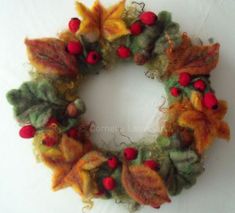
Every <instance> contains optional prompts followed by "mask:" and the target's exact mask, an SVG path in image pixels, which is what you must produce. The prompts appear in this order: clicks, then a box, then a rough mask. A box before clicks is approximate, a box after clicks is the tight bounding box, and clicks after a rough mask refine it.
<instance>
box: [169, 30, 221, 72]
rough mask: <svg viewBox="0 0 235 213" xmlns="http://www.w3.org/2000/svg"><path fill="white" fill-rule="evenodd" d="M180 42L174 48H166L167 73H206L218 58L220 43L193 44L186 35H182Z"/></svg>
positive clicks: (213, 66) (215, 63) (211, 68)
mask: <svg viewBox="0 0 235 213" xmlns="http://www.w3.org/2000/svg"><path fill="white" fill-rule="evenodd" d="M182 40H183V41H182V44H181V45H180V46H179V47H177V48H175V49H168V50H167V56H168V59H169V65H168V68H167V71H168V73H170V74H172V73H181V72H187V73H190V74H192V75H207V74H209V73H210V72H211V70H213V69H214V68H215V67H216V65H217V63H218V60H219V48H220V45H219V44H218V43H215V44H213V45H193V44H192V42H191V40H190V38H189V37H188V36H187V35H185V34H184V35H183V36H182Z"/></svg>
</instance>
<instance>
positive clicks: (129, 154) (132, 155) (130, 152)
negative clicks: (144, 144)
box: [124, 147, 138, 160]
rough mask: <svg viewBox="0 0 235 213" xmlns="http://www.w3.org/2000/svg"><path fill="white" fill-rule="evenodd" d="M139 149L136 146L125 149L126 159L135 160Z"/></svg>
mask: <svg viewBox="0 0 235 213" xmlns="http://www.w3.org/2000/svg"><path fill="white" fill-rule="evenodd" d="M137 155H138V150H137V149H136V148H134V147H127V148H125V149H124V157H125V159H126V160H134V159H136V158H137Z"/></svg>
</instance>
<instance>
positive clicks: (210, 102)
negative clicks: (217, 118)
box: [203, 92, 218, 109]
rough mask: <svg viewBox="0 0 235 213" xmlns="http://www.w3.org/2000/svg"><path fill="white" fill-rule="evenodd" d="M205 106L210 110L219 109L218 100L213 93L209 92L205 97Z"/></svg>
mask: <svg viewBox="0 0 235 213" xmlns="http://www.w3.org/2000/svg"><path fill="white" fill-rule="evenodd" d="M203 103H204V105H205V106H206V107H207V108H209V109H217V107H218V100H217V98H216V96H215V94H214V93H213V92H207V93H206V94H205V95H204V97H203Z"/></svg>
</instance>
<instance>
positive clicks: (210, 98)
mask: <svg viewBox="0 0 235 213" xmlns="http://www.w3.org/2000/svg"><path fill="white" fill-rule="evenodd" d="M191 81H192V76H191V75H190V74H189V73H187V72H182V73H180V75H179V78H178V83H179V85H180V86H182V87H187V86H189V85H190V84H191ZM193 87H194V89H196V90H198V91H200V92H205V90H206V87H207V86H206V83H205V82H204V81H203V80H202V79H198V80H196V81H195V82H193ZM170 93H171V95H172V96H174V97H178V96H179V95H180V94H181V89H180V88H178V87H172V88H170ZM203 104H204V106H206V107H207V108H209V109H216V108H217V106H218V100H217V98H216V96H215V94H214V93H213V92H206V93H205V94H204V96H203Z"/></svg>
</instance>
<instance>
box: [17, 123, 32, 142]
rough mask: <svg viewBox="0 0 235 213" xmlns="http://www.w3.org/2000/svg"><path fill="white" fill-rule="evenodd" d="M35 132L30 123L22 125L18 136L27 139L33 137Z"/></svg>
mask: <svg viewBox="0 0 235 213" xmlns="http://www.w3.org/2000/svg"><path fill="white" fill-rule="evenodd" d="M35 133H36V129H35V128H34V126H32V125H27V126H23V127H22V128H21V129H20V131H19V135H20V137H22V138H27V139H28V138H33V137H34V135H35Z"/></svg>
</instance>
